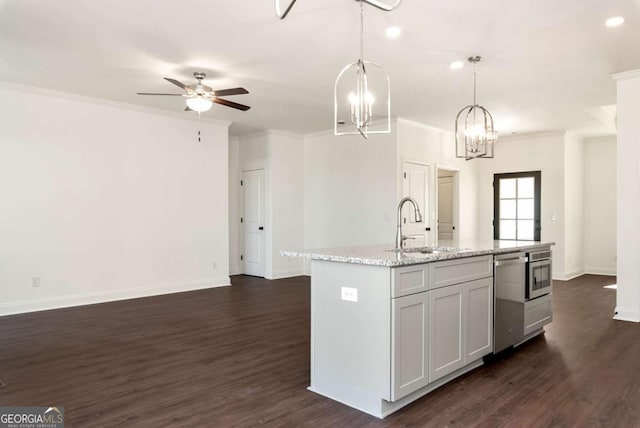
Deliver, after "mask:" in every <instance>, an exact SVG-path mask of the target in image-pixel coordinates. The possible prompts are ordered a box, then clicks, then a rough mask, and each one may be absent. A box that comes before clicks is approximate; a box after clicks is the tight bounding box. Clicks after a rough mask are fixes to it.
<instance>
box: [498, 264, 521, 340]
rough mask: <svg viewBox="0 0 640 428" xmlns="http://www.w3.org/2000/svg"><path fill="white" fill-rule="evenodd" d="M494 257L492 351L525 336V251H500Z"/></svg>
mask: <svg viewBox="0 0 640 428" xmlns="http://www.w3.org/2000/svg"><path fill="white" fill-rule="evenodd" d="M494 261H495V270H494V278H495V279H494V281H495V283H494V284H495V306H494V308H495V309H494V320H493V323H494V324H493V337H494V346H493V352H494V353H498V352H500V351H502V350H504V349H507V348H509V347H510V346H513V345H516V344H518V343H520V342H522V341H523V340H524V322H523V319H524V302H525V299H526V296H525V290H526V272H527V254H526V253H524V252H522V253H508V254H501V255H497V256H495V258H494Z"/></svg>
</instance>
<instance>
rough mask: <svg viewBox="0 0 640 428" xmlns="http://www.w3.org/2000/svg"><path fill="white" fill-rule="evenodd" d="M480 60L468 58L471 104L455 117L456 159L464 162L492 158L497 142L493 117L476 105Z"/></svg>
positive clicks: (476, 57)
mask: <svg viewBox="0 0 640 428" xmlns="http://www.w3.org/2000/svg"><path fill="white" fill-rule="evenodd" d="M480 59H481V57H479V56H473V57H470V58H469V62H471V63H473V64H474V69H473V104H471V105H468V106H466V107H465V108H463V109H462V110H460V112H459V113H458V115H457V116H456V125H455V139H456V157H459V158H464V159H466V160H471V159H475V158H492V157H493V146H494V144H495V142H496V141H497V140H498V133H497V132H496V131H495V128H494V125H493V116H491V113H489V110H487V109H486V108H484V107H483V106H481V105H479V104H477V103H476V78H477V70H476V66H477V63H478V62H480Z"/></svg>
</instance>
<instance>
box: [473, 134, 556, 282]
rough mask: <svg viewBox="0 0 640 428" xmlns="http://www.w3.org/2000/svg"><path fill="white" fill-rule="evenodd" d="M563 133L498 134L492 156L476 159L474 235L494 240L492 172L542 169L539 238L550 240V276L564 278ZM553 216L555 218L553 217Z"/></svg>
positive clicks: (481, 238)
mask: <svg viewBox="0 0 640 428" xmlns="http://www.w3.org/2000/svg"><path fill="white" fill-rule="evenodd" d="M564 140H565V133H564V132H547V133H539V134H527V135H519V136H509V137H501V138H500V140H499V141H498V143H497V144H496V146H495V157H494V158H493V159H476V160H473V161H470V162H474V163H475V166H476V168H477V176H476V180H477V199H476V200H477V207H478V209H477V212H476V216H477V219H478V223H477V224H478V228H477V236H478V238H479V239H480V240H492V239H493V225H492V221H493V184H492V183H493V175H494V174H498V173H506V172H524V171H542V174H541V188H542V189H541V190H542V196H541V199H542V200H541V214H540V215H541V228H542V229H541V240H542V241H553V242H555V243H556V245H555V246H554V247H553V248H552V250H553V253H554V258H553V275H554V278H557V279H565V278H566V272H565V259H566V255H565V251H566V250H565V234H564V226H565V215H564V214H565V213H564V209H565V200H564V187H565V186H564ZM553 218H555V220H553Z"/></svg>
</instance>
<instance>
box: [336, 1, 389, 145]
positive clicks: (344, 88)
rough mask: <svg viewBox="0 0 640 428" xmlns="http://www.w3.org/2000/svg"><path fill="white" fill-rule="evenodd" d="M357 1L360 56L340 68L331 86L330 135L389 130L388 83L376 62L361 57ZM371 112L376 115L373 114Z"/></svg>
mask: <svg viewBox="0 0 640 428" xmlns="http://www.w3.org/2000/svg"><path fill="white" fill-rule="evenodd" d="M356 1H360V57H359V58H358V60H357V61H356V62H354V63H351V64H349V65H347V66H346V67H344V68H343V69H342V71H341V72H340V74H338V77H337V78H336V83H335V87H334V97H333V101H334V121H333V124H334V135H357V134H360V135H362V136H363V137H364V138H365V139H366V138H367V137H368V135H369V134H388V133H390V132H391V85H390V81H389V76H388V75H387V73H386V72H385V71H384V69H383V68H382V67H381V66H380V65H379V64H377V63H375V62H371V61H365V60H364V3H365V2H364V0H356ZM374 111H375V112H376V113H379V116H376V115H374Z"/></svg>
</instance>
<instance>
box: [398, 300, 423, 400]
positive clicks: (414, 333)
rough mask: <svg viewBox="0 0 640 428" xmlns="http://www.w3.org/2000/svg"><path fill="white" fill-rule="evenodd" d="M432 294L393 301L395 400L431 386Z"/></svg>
mask: <svg viewBox="0 0 640 428" xmlns="http://www.w3.org/2000/svg"><path fill="white" fill-rule="evenodd" d="M428 295H429V293H428V292H424V293H417V294H412V295H410V296H404V297H400V298H397V299H393V304H392V307H391V319H392V320H393V322H392V331H391V341H392V344H391V349H392V354H391V385H392V386H391V401H396V400H399V399H400V398H402V397H404V396H406V395H408V394H411V393H412V392H414V391H417V390H418V389H420V388H422V387H424V386H426V385H427V384H428V383H429V297H428Z"/></svg>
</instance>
